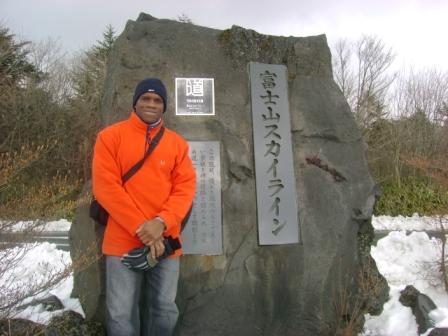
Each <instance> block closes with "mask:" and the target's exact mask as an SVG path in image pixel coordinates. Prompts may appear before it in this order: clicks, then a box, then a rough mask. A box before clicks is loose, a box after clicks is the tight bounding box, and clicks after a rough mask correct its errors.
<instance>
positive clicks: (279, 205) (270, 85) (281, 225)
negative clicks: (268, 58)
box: [249, 63, 299, 245]
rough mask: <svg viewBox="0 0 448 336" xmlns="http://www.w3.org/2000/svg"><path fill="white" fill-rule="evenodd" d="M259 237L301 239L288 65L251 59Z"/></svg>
mask: <svg viewBox="0 0 448 336" xmlns="http://www.w3.org/2000/svg"><path fill="white" fill-rule="evenodd" d="M249 68H250V85H251V97H252V122H253V136H254V155H255V176H256V187H257V215H258V239H259V243H260V245H279V244H290V243H297V242H298V241H299V225H298V212H297V195H296V183H295V177H294V165H293V156H292V144H291V121H290V115H289V103H288V87H287V82H286V66H284V65H277V64H261V63H250V65H249Z"/></svg>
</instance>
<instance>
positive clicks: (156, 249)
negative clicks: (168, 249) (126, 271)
mask: <svg viewBox="0 0 448 336" xmlns="http://www.w3.org/2000/svg"><path fill="white" fill-rule="evenodd" d="M163 239H164V238H163V237H161V238H159V239H158V240H156V241H155V242H154V244H151V245H149V250H150V253H151V256H152V258H153V259H155V258H158V257H160V256H161V255H162V254H163V253H164V252H165V244H164V243H163Z"/></svg>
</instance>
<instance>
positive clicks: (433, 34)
mask: <svg viewBox="0 0 448 336" xmlns="http://www.w3.org/2000/svg"><path fill="white" fill-rule="evenodd" d="M140 12H145V13H149V14H151V15H152V16H154V17H157V18H171V19H175V18H176V17H177V16H178V15H180V14H182V13H184V14H186V15H187V16H188V17H190V18H191V19H192V20H193V22H194V23H195V24H198V25H201V26H207V27H213V28H218V29H226V28H230V27H231V26H232V25H233V24H236V25H239V26H243V27H245V28H250V29H254V30H256V31H258V32H260V33H264V34H272V35H285V36H308V35H318V34H326V35H327V38H328V40H329V43H330V45H332V44H333V43H334V42H335V41H336V40H337V39H339V38H343V37H344V38H351V39H356V38H357V37H359V36H361V35H362V34H374V35H377V36H379V37H380V38H381V39H382V40H383V41H384V42H385V43H386V44H387V45H388V46H390V47H392V48H393V50H394V51H395V52H396V54H397V63H398V65H402V64H406V65H411V66H415V67H418V68H422V67H436V68H438V69H441V70H448V43H447V36H446V34H447V33H448V0H426V1H425V0H376V1H373V0H364V1H363V0H333V1H331V0H311V1H310V0H307V1H305V0H273V1H272V0H271V1H268V0H246V1H243V0H239V1H235V0H190V1H181V0H177V1H176V0H152V1H149V0H0V22H1V23H2V24H3V25H6V26H7V27H9V28H10V29H11V31H12V32H13V33H15V34H17V35H18V36H20V37H22V38H24V39H28V40H33V41H39V40H43V39H46V38H48V37H51V38H55V39H56V38H57V39H59V41H60V42H61V43H62V45H63V47H64V49H67V50H72V51H74V50H79V49H80V48H87V47H89V46H91V45H92V44H93V43H94V42H95V41H96V40H98V39H101V36H102V32H103V31H104V29H105V27H106V25H107V24H111V25H112V26H113V27H114V29H115V30H116V31H117V33H121V32H122V31H123V29H124V26H125V24H126V21H127V20H129V19H131V20H135V19H136V18H137V17H138V14H139V13H140ZM396 65H397V64H396Z"/></svg>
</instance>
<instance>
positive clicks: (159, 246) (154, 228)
mask: <svg viewBox="0 0 448 336" xmlns="http://www.w3.org/2000/svg"><path fill="white" fill-rule="evenodd" d="M164 230H165V224H164V223H163V222H162V221H160V220H159V219H157V218H155V219H152V220H149V221H146V222H144V223H143V224H142V225H140V227H139V228H138V229H137V231H136V234H137V236H138V238H139V239H140V240H141V241H142V243H143V244H145V245H146V246H149V249H150V251H151V256H152V257H153V258H157V257H159V256H161V255H162V254H163V252H165V245H164V244H163V236H162V234H163V231H164Z"/></svg>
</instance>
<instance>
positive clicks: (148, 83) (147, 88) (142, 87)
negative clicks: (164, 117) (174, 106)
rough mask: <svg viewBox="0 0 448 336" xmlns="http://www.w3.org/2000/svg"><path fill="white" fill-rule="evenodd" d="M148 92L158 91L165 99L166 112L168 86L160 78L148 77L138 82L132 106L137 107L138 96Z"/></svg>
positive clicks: (164, 108)
mask: <svg viewBox="0 0 448 336" xmlns="http://www.w3.org/2000/svg"><path fill="white" fill-rule="evenodd" d="M146 92H154V93H157V94H158V95H159V96H160V97H161V98H162V99H163V112H165V111H166V103H167V96H166V88H165V85H163V83H162V81H161V80H160V79H158V78H146V79H144V80H142V81H141V82H140V83H138V84H137V86H136V87H135V92H134V98H133V99H132V107H133V108H135V104H136V103H137V100H138V98H140V96H141V95H142V94H144V93H146Z"/></svg>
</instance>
